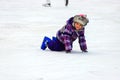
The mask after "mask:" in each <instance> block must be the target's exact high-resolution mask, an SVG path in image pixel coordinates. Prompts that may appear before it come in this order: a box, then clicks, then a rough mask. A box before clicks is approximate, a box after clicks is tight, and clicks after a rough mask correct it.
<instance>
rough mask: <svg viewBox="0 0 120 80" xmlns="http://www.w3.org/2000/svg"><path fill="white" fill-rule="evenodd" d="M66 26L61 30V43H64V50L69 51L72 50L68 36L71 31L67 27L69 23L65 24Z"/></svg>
mask: <svg viewBox="0 0 120 80" xmlns="http://www.w3.org/2000/svg"><path fill="white" fill-rule="evenodd" d="M67 26H68V27H67V28H66V29H65V30H64V32H63V43H64V45H65V50H66V51H71V50H72V42H71V38H70V36H71V35H72V33H71V31H70V29H69V25H67Z"/></svg>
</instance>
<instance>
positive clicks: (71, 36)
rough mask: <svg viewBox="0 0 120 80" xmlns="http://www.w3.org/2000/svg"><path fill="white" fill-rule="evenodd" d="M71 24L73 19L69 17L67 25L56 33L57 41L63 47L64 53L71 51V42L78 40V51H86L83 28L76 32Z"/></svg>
mask: <svg viewBox="0 0 120 80" xmlns="http://www.w3.org/2000/svg"><path fill="white" fill-rule="evenodd" d="M72 23H73V17H71V18H70V19H69V20H68V21H67V24H66V25H65V26H64V27H62V29H60V30H59V31H58V32H57V38H58V40H59V41H60V42H62V43H63V44H64V45H65V50H66V51H71V50H72V44H73V42H74V41H75V40H76V39H77V38H78V40H79V41H78V42H79V45H80V49H81V50H82V51H85V50H87V45H86V40H85V36H84V30H85V28H82V29H81V30H79V31H77V30H76V29H75V28H74V27H73V26H72Z"/></svg>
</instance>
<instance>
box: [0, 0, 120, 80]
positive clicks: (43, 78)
mask: <svg viewBox="0 0 120 80" xmlns="http://www.w3.org/2000/svg"><path fill="white" fill-rule="evenodd" d="M51 2H52V7H43V6H42V4H44V3H45V0H0V80H120V31H119V30H120V0H70V2H69V5H68V7H65V5H64V4H65V3H64V0H51ZM79 13H84V14H87V15H88V18H89V20H90V23H89V24H88V25H87V26H86V33H85V35H86V40H87V44H88V51H89V52H88V53H87V54H86V53H81V51H80V49H79V45H78V41H77V40H76V41H75V42H74V45H73V51H72V53H70V54H66V53H65V52H54V51H50V50H49V49H47V50H45V51H42V50H40V45H41V42H42V39H43V37H44V36H48V37H52V36H55V35H56V32H57V30H58V29H60V28H61V27H62V26H63V25H64V24H65V22H66V20H67V19H68V18H69V17H71V16H74V15H76V14H79Z"/></svg>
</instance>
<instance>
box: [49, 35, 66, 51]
mask: <svg viewBox="0 0 120 80" xmlns="http://www.w3.org/2000/svg"><path fill="white" fill-rule="evenodd" d="M48 48H49V49H50V50H52V51H64V50H65V46H64V44H62V43H61V42H60V41H59V40H58V39H57V38H55V37H53V40H51V41H50V42H49V43H48Z"/></svg>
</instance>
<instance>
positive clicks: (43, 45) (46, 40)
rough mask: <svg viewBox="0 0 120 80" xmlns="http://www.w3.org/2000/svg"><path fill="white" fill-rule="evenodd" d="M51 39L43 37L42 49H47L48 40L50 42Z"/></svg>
mask: <svg viewBox="0 0 120 80" xmlns="http://www.w3.org/2000/svg"><path fill="white" fill-rule="evenodd" d="M50 41H51V39H50V38H48V37H46V36H45V37H44V39H43V42H42V45H41V49H42V50H45V49H46V48H47V44H48V42H50Z"/></svg>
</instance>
